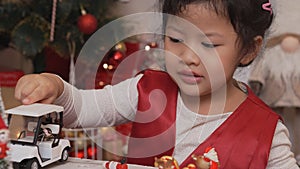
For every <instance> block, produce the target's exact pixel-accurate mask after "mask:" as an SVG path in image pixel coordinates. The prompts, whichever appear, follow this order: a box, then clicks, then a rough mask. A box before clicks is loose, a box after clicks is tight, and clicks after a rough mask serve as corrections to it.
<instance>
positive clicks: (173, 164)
mask: <svg viewBox="0 0 300 169" xmlns="http://www.w3.org/2000/svg"><path fill="white" fill-rule="evenodd" d="M154 166H155V167H157V168H159V169H179V166H178V163H177V161H176V160H175V159H174V158H173V157H171V156H162V157H161V158H155V163H154Z"/></svg>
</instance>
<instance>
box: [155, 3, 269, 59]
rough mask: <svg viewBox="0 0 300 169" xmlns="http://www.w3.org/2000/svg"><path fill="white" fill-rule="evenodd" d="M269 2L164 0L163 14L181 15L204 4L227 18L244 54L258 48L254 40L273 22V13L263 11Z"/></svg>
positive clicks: (262, 34)
mask: <svg viewBox="0 0 300 169" xmlns="http://www.w3.org/2000/svg"><path fill="white" fill-rule="evenodd" d="M267 2H269V1H268V0H162V1H161V3H162V4H161V5H162V6H161V7H162V12H163V13H167V14H172V15H179V14H180V13H181V12H182V11H183V10H184V9H185V8H186V6H187V5H189V4H197V3H200V4H203V5H205V7H207V8H210V9H213V10H215V12H216V13H217V15H221V16H225V17H227V18H228V19H229V20H230V22H231V24H232V26H233V28H234V30H235V32H236V33H237V34H238V39H237V40H238V41H237V42H238V43H239V45H240V51H241V52H242V54H246V53H248V52H250V51H252V50H253V49H255V48H256V46H255V43H254V38H255V37H256V36H262V37H264V36H265V34H266V31H267V30H268V28H269V27H270V26H271V23H272V21H273V13H271V12H270V11H266V10H264V9H262V5H263V4H264V3H267Z"/></svg>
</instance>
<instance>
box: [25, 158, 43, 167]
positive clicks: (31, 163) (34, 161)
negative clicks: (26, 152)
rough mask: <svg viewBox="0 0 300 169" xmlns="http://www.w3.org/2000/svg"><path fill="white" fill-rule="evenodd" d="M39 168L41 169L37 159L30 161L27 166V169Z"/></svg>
mask: <svg viewBox="0 0 300 169" xmlns="http://www.w3.org/2000/svg"><path fill="white" fill-rule="evenodd" d="M39 168H40V164H39V162H38V161H37V160H36V159H35V158H34V159H31V160H29V161H28V162H27V164H26V169H39Z"/></svg>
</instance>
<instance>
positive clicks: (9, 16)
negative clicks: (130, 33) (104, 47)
mask: <svg viewBox="0 0 300 169" xmlns="http://www.w3.org/2000/svg"><path fill="white" fill-rule="evenodd" d="M114 3H115V0H97V1H93V0H38V1H34V0H1V1H0V20H1V22H0V46H2V47H3V46H4V47H5V46H8V45H10V46H11V47H14V48H15V49H17V50H18V51H20V52H21V53H22V54H23V55H24V56H25V57H29V58H32V59H34V58H35V57H36V56H37V55H38V54H39V53H41V52H42V51H43V49H44V48H45V47H51V48H53V49H54V50H55V51H56V52H57V53H58V54H59V55H61V56H62V57H64V56H70V52H71V50H70V44H75V46H76V51H75V55H76V53H77V54H78V52H79V50H80V49H81V46H82V45H83V44H84V43H85V41H86V40H87V39H88V38H89V36H91V34H92V33H94V32H95V31H96V30H97V29H98V28H100V27H101V26H103V25H104V24H106V23H107V22H109V21H111V20H112V19H113V18H112V17H111V16H109V15H108V11H109V7H110V8H111V7H113V6H114Z"/></svg>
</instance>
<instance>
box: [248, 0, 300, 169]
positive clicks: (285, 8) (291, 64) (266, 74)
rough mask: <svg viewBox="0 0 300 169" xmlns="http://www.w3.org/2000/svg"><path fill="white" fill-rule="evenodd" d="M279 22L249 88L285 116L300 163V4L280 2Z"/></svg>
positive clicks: (274, 28) (258, 60)
mask: <svg viewBox="0 0 300 169" xmlns="http://www.w3.org/2000/svg"><path fill="white" fill-rule="evenodd" d="M274 2H275V7H276V9H275V12H276V15H275V20H274V25H273V28H272V31H271V32H270V38H269V40H268V41H267V44H266V51H265V52H264V55H263V56H261V57H260V58H258V59H257V60H256V61H257V62H255V63H254V64H253V65H252V71H251V73H250V75H249V82H248V83H249V85H250V87H251V88H252V89H253V90H254V92H255V93H256V94H257V95H258V96H259V97H260V98H261V99H262V100H264V101H265V102H266V103H267V104H268V105H269V106H270V107H271V108H272V109H273V110H274V111H275V112H277V113H278V114H280V115H281V116H282V117H283V120H284V123H285V125H286V126H287V128H288V130H289V133H290V138H291V142H292V151H293V152H294V153H295V157H296V160H297V161H298V163H299V164H300V87H299V84H300V67H299V63H300V22H299V21H300V15H299V6H300V1H299V0H297V1H295V0H284V1H282V0H276V1H274Z"/></svg>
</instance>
